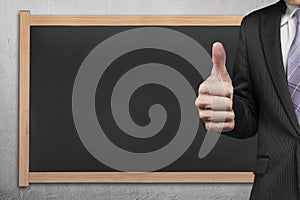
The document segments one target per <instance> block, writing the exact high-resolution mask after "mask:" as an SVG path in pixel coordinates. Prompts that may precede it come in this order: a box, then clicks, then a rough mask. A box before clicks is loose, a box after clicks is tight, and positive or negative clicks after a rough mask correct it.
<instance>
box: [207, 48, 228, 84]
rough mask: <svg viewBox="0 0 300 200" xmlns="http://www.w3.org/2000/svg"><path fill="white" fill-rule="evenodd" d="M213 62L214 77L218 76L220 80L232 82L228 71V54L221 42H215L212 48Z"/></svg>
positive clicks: (212, 72) (212, 73)
mask: <svg viewBox="0 0 300 200" xmlns="http://www.w3.org/2000/svg"><path fill="white" fill-rule="evenodd" d="M212 62H213V69H212V71H211V75H212V76H216V77H217V78H218V79H219V80H222V81H227V82H229V81H230V82H231V80H230V77H229V74H228V72H227V70H226V67H225V63H226V52H225V49H224V47H223V45H222V43H220V42H215V43H214V44H213V47H212Z"/></svg>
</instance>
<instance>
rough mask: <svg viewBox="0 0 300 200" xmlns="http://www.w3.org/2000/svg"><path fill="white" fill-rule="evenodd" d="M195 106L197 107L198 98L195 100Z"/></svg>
mask: <svg viewBox="0 0 300 200" xmlns="http://www.w3.org/2000/svg"><path fill="white" fill-rule="evenodd" d="M195 106H196V107H198V97H197V98H196V99H195Z"/></svg>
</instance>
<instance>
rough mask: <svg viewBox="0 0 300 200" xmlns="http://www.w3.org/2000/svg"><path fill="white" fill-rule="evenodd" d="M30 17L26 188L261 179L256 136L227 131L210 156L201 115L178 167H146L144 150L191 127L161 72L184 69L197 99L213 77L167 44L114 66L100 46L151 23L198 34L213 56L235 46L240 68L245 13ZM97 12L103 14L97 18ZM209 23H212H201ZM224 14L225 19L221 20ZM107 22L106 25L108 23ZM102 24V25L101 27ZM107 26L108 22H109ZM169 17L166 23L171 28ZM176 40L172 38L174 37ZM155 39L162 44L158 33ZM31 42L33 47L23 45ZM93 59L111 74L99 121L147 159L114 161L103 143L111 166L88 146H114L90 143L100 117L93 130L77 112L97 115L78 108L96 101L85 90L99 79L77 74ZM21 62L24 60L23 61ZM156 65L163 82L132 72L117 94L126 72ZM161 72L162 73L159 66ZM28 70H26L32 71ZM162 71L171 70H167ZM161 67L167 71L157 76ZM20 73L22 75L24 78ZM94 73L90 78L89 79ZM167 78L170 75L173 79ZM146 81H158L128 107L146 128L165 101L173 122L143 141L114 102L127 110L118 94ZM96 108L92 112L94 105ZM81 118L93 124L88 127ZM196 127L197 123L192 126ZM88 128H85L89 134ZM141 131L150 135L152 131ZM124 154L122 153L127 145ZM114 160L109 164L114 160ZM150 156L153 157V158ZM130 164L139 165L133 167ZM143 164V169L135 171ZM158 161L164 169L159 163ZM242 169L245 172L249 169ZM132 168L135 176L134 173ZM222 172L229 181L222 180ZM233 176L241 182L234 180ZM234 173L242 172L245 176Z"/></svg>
mask: <svg viewBox="0 0 300 200" xmlns="http://www.w3.org/2000/svg"><path fill="white" fill-rule="evenodd" d="M25 14H28V13H26V12H24V13H23V17H24V16H25ZM27 17H30V18H31V20H30V24H29V25H28V29H27V31H28V32H29V33H30V35H29V41H28V44H27V45H28V46H29V49H30V51H29V52H28V54H26V55H25V56H28V60H30V62H29V64H28V68H29V70H28V75H27V76H28V83H27V84H28V94H26V95H27V96H26V95H25V96H26V98H27V99H28V107H29V109H28V112H27V114H28V119H26V120H25V121H27V122H28V127H27V128H28V132H29V135H28V146H27V148H28V153H27V155H26V158H28V165H26V164H25V165H26V167H27V170H28V174H27V178H26V176H25V178H24V176H23V181H24V179H25V182H23V184H21V182H22V177H20V186H26V180H27V184H28V182H249V180H251V177H252V169H253V167H254V164H255V158H256V137H253V138H248V139H246V140H240V139H235V138H230V137H228V136H225V135H221V136H220V138H219V140H218V142H217V144H216V145H215V146H214V148H213V149H212V150H211V152H210V153H209V154H208V155H207V156H206V157H204V158H201V159H200V158H199V157H198V153H199V149H200V148H201V145H202V143H203V140H204V137H205V136H206V131H205V129H204V127H203V125H202V122H201V121H200V119H198V121H197V124H196V125H195V126H196V127H197V129H196V132H195V133H194V135H195V136H194V137H193V138H192V142H190V143H189V146H188V147H185V148H182V149H185V150H184V152H182V154H181V155H180V156H177V157H178V158H177V157H176V156H175V157H174V159H173V160H172V161H170V162H169V163H168V164H165V166H164V165H163V164H162V165H159V163H158V166H160V167H156V168H155V167H152V168H151V167H149V168H147V166H146V164H143V163H140V162H141V161H143V156H144V157H147V155H148V154H146V153H148V152H155V151H158V150H160V149H163V148H164V146H166V145H168V144H171V142H172V140H174V139H175V137H176V134H177V132H178V131H179V130H181V129H180V123H184V120H185V119H183V117H182V116H184V115H183V111H182V110H181V109H180V103H181V102H180V100H178V99H176V95H175V94H174V93H173V92H172V90H171V89H170V88H168V87H167V86H163V85H161V84H158V83H156V82H155V80H156V78H157V79H159V78H158V77H160V76H161V77H162V81H167V80H170V79H172V77H170V76H171V75H172V73H173V72H172V71H170V72H172V73H171V74H168V71H167V70H166V71H163V70H162V71H160V67H165V68H167V67H169V68H171V70H173V71H174V74H175V72H176V73H179V74H180V75H181V76H182V77H183V79H185V81H186V82H187V83H188V84H189V85H190V87H191V88H192V90H193V92H194V96H196V95H197V91H198V87H199V84H200V83H201V82H202V81H203V79H204V77H202V75H201V74H200V73H199V70H198V71H197V70H196V69H195V67H199V66H193V64H192V63H191V62H189V58H186V57H184V56H183V55H178V54H176V53H174V52H172V51H168V50H167V49H159V48H154V47H151V46H146V47H143V46H142V47H141V48H138V49H135V50H132V49H129V50H128V51H127V52H126V53H124V52H123V53H122V55H118V54H116V56H115V58H113V59H112V62H110V63H109V65H104V64H102V60H103V62H105V59H106V58H105V54H106V52H105V53H103V54H101V52H100V50H99V51H96V50H95V49H97V48H98V49H100V48H99V46H100V45H102V44H104V43H105V42H106V43H107V44H109V42H107V41H108V40H109V39H110V38H113V37H116V36H121V35H122V34H123V33H134V31H139V30H143V28H144V29H145V30H148V29H149V28H151V31H155V30H158V31H160V30H162V31H163V32H164V31H166V33H168V31H169V32H170V33H175V34H178V35H183V37H187V38H190V39H191V41H192V40H193V41H195V42H196V43H198V44H200V45H201V46H202V47H203V49H204V50H205V51H206V52H207V54H208V55H210V54H211V47H212V44H213V42H215V41H221V42H222V43H223V44H224V46H225V48H226V52H227V67H228V68H229V70H230V67H231V66H232V65H233V62H234V58H235V55H236V53H237V42H238V33H239V24H238V23H236V22H235V21H238V20H240V17H231V18H228V20H229V19H235V21H234V22H230V21H229V22H230V23H229V22H228V21H227V23H226V21H224V20H223V21H222V20H220V19H223V18H225V17H222V16H220V17H215V19H213V17H212V19H210V20H207V18H205V17H202V18H201V16H198V17H195V16H190V17H189V18H188V19H190V22H184V21H183V20H182V21H180V20H178V19H186V18H187V16H186V17H184V16H183V17H180V16H177V17H178V19H177V20H176V19H175V20H170V19H168V20H166V19H165V18H163V17H162V16H154V17H153V19H154V20H153V21H154V22H153V21H152V22H151V23H152V24H149V23H150V22H149V21H147V20H145V19H146V18H145V16H144V18H142V17H141V16H139V17H138V16H136V18H134V16H131V17H132V18H130V19H136V20H135V22H137V21H138V22H139V24H134V20H133V22H132V21H129V20H128V19H127V21H126V17H124V16H123V17H122V16H119V19H123V20H120V21H119V22H118V23H115V21H113V20H112V21H111V24H109V20H108V19H109V17H108V16H106V17H105V16H94V18H92V17H91V16H89V17H88V16H81V18H80V17H78V16H77V17H73V18H72V17H62V16H60V17H55V16H48V17H47V16H30V15H29V16H27ZM51 17H52V18H51ZM21 18H22V12H21ZM70 18H71V19H70ZM78 18H80V20H78ZM91 18H92V19H94V21H92V23H91ZM143 19H144V21H143ZM193 19H194V21H193ZM196 19H197V20H198V23H199V22H201V23H202V24H201V23H199V25H197V24H195V23H196V22H197V21H196ZM199 19H202V20H200V21H199ZM218 19H219V21H220V22H218V21H217V20H218ZM76 20H77V21H76ZM99 20H100V21H101V22H102V23H100V22H99ZM141 21H142V23H141ZM94 22H95V24H93V23H94ZM97 22H98V23H97ZM103 22H106V23H108V24H103ZM112 22H114V23H112ZM143 22H144V23H143ZM155 22H156V23H155ZM162 22H163V23H165V24H162ZM168 22H170V24H168ZM180 22H181V23H180ZM176 23H177V24H176ZM193 23H194V24H193ZM210 23H211V24H210ZM21 30H22V21H21ZM142 33H143V32H142ZM21 35H22V32H21ZM21 37H22V36H21ZM147 37H149V36H147ZM170 37H172V36H171V35H170ZM146 39H147V38H146V35H142V34H139V35H138V37H136V40H134V41H133V42H136V43H138V44H136V45H137V46H139V45H140V44H142V43H143V42H142V41H143V40H146ZM152 40H155V37H154V39H152ZM169 40H170V39H169ZM21 41H22V38H21ZM110 42H112V41H110ZM139 42H140V43H139ZM179 42H182V41H180V40H177V39H174V44H176V43H179ZM21 45H24V44H22V43H21ZM158 45H159V44H158ZM170 45H171V44H170ZM181 45H183V46H184V45H188V42H187V43H186V44H185V43H182V44H181ZM122 47H123V46H122V42H121V44H119V45H116V44H114V45H111V46H108V48H107V49H106V50H107V51H111V53H110V54H109V55H112V54H114V52H117V51H119V49H122ZM21 48H22V47H21ZM113 48H114V49H113ZM170 48H172V47H170ZM187 48H188V47H187ZM112 49H113V50H112ZM104 50H105V48H104ZM103 52H104V51H103ZM92 54H94V55H92ZM95 54H97V55H95ZM20 55H21V57H20V61H21V62H22V60H23V59H24V58H22V56H24V55H23V54H22V53H21V54H20ZM107 55H108V53H107ZM101 56H103V57H101ZM89 59H90V60H92V59H94V61H93V62H92V63H93V64H95V65H97V66H98V64H99V66H98V67H99V68H101V67H102V68H103V67H104V68H105V69H103V70H102V72H103V73H102V74H101V77H99V79H98V80H97V84H96V87H95V93H94V96H92V97H91V99H92V101H94V105H91V110H93V109H94V111H95V113H94V114H95V116H96V117H97V120H98V123H99V125H100V127H101V129H102V130H103V132H104V134H105V137H106V138H107V139H108V140H109V141H110V143H111V144H112V145H115V146H116V147H117V148H119V149H121V150H119V151H124V152H125V153H124V154H122V155H126V152H130V153H133V154H134V155H136V156H137V157H138V156H139V158H141V159H140V160H138V159H137V161H136V163H134V162H135V160H134V159H133V158H128V159H127V158H126V156H125V157H124V156H123V158H120V159H123V160H122V162H121V161H120V162H118V161H115V162H114V161H112V162H110V161H107V160H110V158H109V156H110V153H112V154H113V150H112V149H109V148H107V149H105V148H104V149H102V153H103V155H104V156H103V162H102V161H101V158H102V157H101V156H102V155H101V156H100V157H101V158H99V157H97V156H95V155H94V154H93V152H92V151H93V150H92V148H98V146H97V145H96V146H93V147H91V146H90V147H88V146H87V144H85V142H84V140H86V141H87V142H88V143H90V144H98V143H99V146H101V145H102V146H105V145H104V142H103V141H100V140H99V141H89V138H88V137H89V136H86V135H88V134H89V133H88V132H89V131H93V130H88V129H89V128H87V131H86V133H85V131H82V129H81V127H82V126H83V125H81V124H85V125H86V124H89V123H90V124H91V126H90V127H93V125H92V120H89V119H83V118H84V117H81V116H79V117H77V118H78V119H76V114H74V112H77V111H78V112H79V114H78V113H77V116H78V115H81V114H82V115H83V116H85V115H86V116H88V115H89V114H86V113H85V112H89V111H88V109H81V108H76V107H75V106H77V107H78V105H79V107H81V104H82V105H83V107H84V105H86V102H88V100H86V99H85V97H84V96H85V95H86V94H88V93H87V90H89V89H90V86H91V84H92V83H90V85H89V82H93V80H89V79H85V80H83V81H81V82H82V84H81V85H80V84H79V81H78V80H77V79H79V78H78V77H80V75H79V74H80V73H85V72H84V70H82V71H80V70H81V69H82V68H83V67H85V65H87V64H85V63H88V62H91V61H89ZM95 62H96V63H95ZM150 65H152V66H150ZM140 66H142V67H140ZM20 67H24V66H22V64H21V65H20ZM143 67H144V68H143ZM147 67H148V68H149V73H148V74H149V76H152V75H153V74H154V77H155V80H154V79H153V82H151V80H152V79H151V78H148V77H146V76H145V77H144V78H141V77H135V76H134V75H132V76H128V77H129V78H127V80H124V81H123V82H124V83H123V84H121V86H119V87H122V89H120V90H119V93H121V94H118V92H115V93H114V90H115V87H117V85H118V81H120V80H121V79H122V77H123V78H124V76H125V75H126V73H129V72H130V73H131V72H132V73H133V72H134V70H135V68H140V69H141V70H140V71H142V72H143V69H145V70H146V69H147ZM156 69H157V70H158V72H153V71H151V70H156ZM20 70H21V73H22V69H20ZM152 72H153V73H152ZM159 72H161V73H162V74H163V73H166V74H165V76H163V75H161V74H160V73H159ZM86 73H87V72H86ZM96 73H98V72H96V71H95V72H94V74H92V73H91V74H90V77H91V78H90V79H93V78H92V77H94V76H95V77H97V76H98V75H95V74H96ZM136 73H137V74H138V70H136ZM155 73H159V74H157V75H155ZM151 74H152V75H151ZM20 76H22V74H21V75H20ZM136 76H137V75H136ZM156 76H157V77H156ZM86 77H89V76H88V75H86ZM25 78H26V77H25ZM164 78H165V79H166V80H163V79H164ZM144 79H149V80H150V81H148V82H147V84H144V85H140V86H139V87H137V88H136V89H135V90H134V91H133V93H132V94H131V96H130V99H129V102H128V107H127V108H125V109H127V110H128V114H129V115H128V116H130V117H131V120H132V122H134V123H135V124H136V125H137V126H140V127H143V126H147V125H149V124H151V122H152V121H151V120H153V121H155V119H151V117H149V109H150V107H151V106H153V105H160V106H161V107H159V108H158V109H162V107H163V109H164V112H165V114H166V116H165V118H164V117H162V119H163V118H164V119H165V122H164V123H162V126H161V127H160V128H158V129H157V130H156V131H157V133H155V134H152V135H151V136H147V137H146V136H145V137H144V136H143V137H142V136H141V137H139V136H133V135H130V134H128V132H126V131H125V130H123V129H122V127H120V124H118V123H117V122H116V121H118V120H116V119H115V118H116V115H119V118H122V117H123V118H124V116H125V115H122V114H120V112H123V107H120V108H118V109H116V110H115V111H113V109H112V106H113V101H115V102H117V103H116V106H118V105H119V104H118V102H119V103H120V101H121V100H118V98H125V97H124V96H126V92H127V93H128V92H129V89H128V91H127V89H124V88H126V84H127V82H128V85H130V84H132V85H134V84H135V83H134V82H135V81H140V82H143V81H144ZM22 81H23V80H20V84H21V82H22ZM76 81H78V86H76V84H75V82H76ZM126 81H127V82H126ZM25 84H26V82H25ZM174 84H175V82H174ZM83 85H85V86H86V88H81V89H80V90H78V91H79V92H80V94H79V95H78V94H77V96H78V97H75V95H74V93H75V92H76V87H81V86H83ZM119 85H120V84H119ZM179 85H180V84H179ZM115 91H116V90H115ZM81 93H82V95H81ZM116 93H117V94H116ZM22 94H24V91H23V92H22V88H21V91H20V96H21V97H22ZM114 95H115V96H116V97H115V98H117V99H116V100H112V98H113V97H114ZM76 98H77V100H76ZM21 99H22V98H21ZM76 101H77V103H76ZM81 101H82V103H81ZM74 102H75V103H74ZM121 103H122V102H121ZM22 106H23V107H24V104H22V100H21V101H20V112H21V107H22ZM86 107H87V108H88V107H89V106H86ZM76 109H77V111H76ZM195 109H196V108H195ZM119 110H120V112H119ZM80 112H81V113H80ZM153 112H154V111H153ZM181 114H182V115H181ZM150 115H151V114H150ZM21 116H22V115H20V120H21V122H20V123H21V124H22V120H24V119H23V118H22V117H21ZM156 117H157V118H160V117H161V116H159V115H156ZM79 118H80V119H79ZM76 120H77V121H76ZM80 120H83V121H84V122H83V123H81V122H80ZM121 120H122V119H121ZM128 120H129V119H128V118H126V119H124V121H128ZM78 121H79V122H78ZM160 121H161V120H160ZM160 121H159V120H158V122H157V123H160ZM153 123H154V122H153ZM21 128H22V127H21ZM152 128H153V127H152ZM154 129H155V127H154ZM137 130H143V129H137ZM187 130H189V129H187ZM191 130H193V129H192V128H191ZM79 131H81V132H80V134H79ZM97 134H98V133H97ZM140 134H141V135H143V133H140ZM148 134H151V133H148ZM186 134H187V137H189V136H188V134H189V133H188V132H186ZM21 139H22V129H20V143H22V141H21ZM183 143H184V140H183ZM20 145H21V144H20ZM177 145H178V148H181V147H180V146H181V144H180V143H178V144H177ZM22 148H24V146H23V147H22V146H20V152H21V150H22ZM99 148H100V147H99ZM174 150H175V149H174ZM95 151H97V150H95ZM116 151H118V149H117V150H116ZM98 152H99V151H98ZM162 152H163V151H162ZM100 153H101V151H100ZM169 153H170V157H172V156H173V154H172V153H171V152H169ZM22 155H23V154H22V153H21V154H20V162H22V160H23V158H22ZM120 155H121V154H120ZM166 155H168V154H167V153H166V154H165V155H164V156H162V158H160V159H164V158H165V159H171V158H167V157H168V156H166ZM23 156H24V155H23ZM104 157H105V158H104ZM105 159H106V161H104V160H105ZM111 159H112V160H113V159H116V157H113V156H112V158H111ZM126 160H130V162H131V164H130V163H127V164H126ZM144 160H145V162H146V160H147V159H144ZM149 160H150V161H149V166H150V165H151V164H153V162H160V160H157V161H156V160H155V159H152V160H151V159H150V158H149ZM111 163H112V164H111ZM120 163H121V164H120ZM122 163H123V164H122ZM166 163H167V162H166ZM123 165H124V167H123ZM125 166H126V167H125ZM128 166H132V168H131V167H128ZM134 166H142V167H139V168H138V167H137V168H135V167H134ZM143 166H144V167H145V169H147V170H148V169H154V170H150V171H151V172H149V171H147V170H145V171H143V170H141V169H144V168H143ZM153 166H156V165H154V164H153ZM20 168H22V170H23V168H24V166H23V167H22V164H21V163H20ZM122 169H125V170H122ZM127 169H129V170H127ZM135 169H139V170H135ZM130 172H137V173H138V174H140V173H141V174H143V175H144V176H142V177H136V178H134V176H136V174H135V175H132V178H130V175H131V174H130ZM240 172H241V174H239V173H240ZM20 173H21V169H20ZM85 173H86V174H88V175H91V176H92V175H93V174H94V175H96V177H98V178H99V177H100V178H99V180H98V179H97V178H95V177H94V178H90V179H89V178H88V177H87V178H85V179H84V180H83V179H80V178H79V176H80V175H82V176H83V175H84V174H85ZM172 173H173V175H172ZM205 173H207V174H208V175H209V173H213V176H214V178H210V177H209V176H205ZM222 173H223V174H222ZM105 174H106V175H107V174H109V175H113V176H111V178H110V179H109V177H106V178H105V179H101V176H102V175H103V177H105ZM123 174H126V177H125V178H124V176H123ZM151 174H154V175H158V176H157V177H155V176H152V177H151V178H149V177H148V175H149V176H151ZM164 174H168V177H169V178H168V177H165V179H164ZM193 174H194V176H193ZM52 175H53V176H52ZM77 175H78V176H77ZM170 175H171V176H173V177H175V176H177V177H178V175H179V177H180V176H181V177H182V178H181V179H180V178H179V179H178V180H176V178H175V179H174V178H173V179H172V178H170ZM199 175H201V176H202V178H199V179H198V180H197V179H196V180H195V177H196V178H197V176H198V177H199ZM218 175H219V177H220V178H218ZM224 175H228V178H227V179H226V178H224ZM235 175H237V176H235ZM210 176H211V175H210ZM230 176H231V177H233V178H232V179H230ZM76 177H77V178H76ZM120 177H121V178H120ZM147 177H148V180H147ZM191 177H194V178H191ZM234 177H237V178H236V179H235V178H234ZM249 177H250V178H249ZM81 178H82V177H81Z"/></svg>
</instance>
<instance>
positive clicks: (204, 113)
mask: <svg viewBox="0 0 300 200" xmlns="http://www.w3.org/2000/svg"><path fill="white" fill-rule="evenodd" d="M212 62H213V68H212V71H211V75H210V76H209V77H208V78H207V79H206V80H205V81H204V82H203V83H202V84H201V85H200V86H199V90H198V97H197V98H196V100H195V105H196V107H197V108H198V111H199V117H200V118H201V119H202V121H203V122H204V124H205V128H206V129H207V130H208V131H216V132H226V131H231V130H232V129H233V128H234V125H235V122H234V116H235V115H234V111H233V110H232V104H233V101H232V97H233V86H232V82H231V79H230V76H229V74H228V72H227V70H226V67H225V63H226V53H225V49H224V47H223V45H222V44H221V43H220V42H216V43H214V45H213V47H212Z"/></svg>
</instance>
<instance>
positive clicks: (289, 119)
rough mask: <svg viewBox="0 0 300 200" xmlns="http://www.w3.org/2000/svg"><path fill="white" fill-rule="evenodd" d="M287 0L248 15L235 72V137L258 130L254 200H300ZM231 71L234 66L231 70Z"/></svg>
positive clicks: (299, 147)
mask: <svg viewBox="0 0 300 200" xmlns="http://www.w3.org/2000/svg"><path fill="white" fill-rule="evenodd" d="M285 9H286V5H285V3H284V1H279V2H277V3H276V4H274V5H271V6H268V7H266V8H263V9H260V10H257V11H255V12H252V13H250V14H249V15H247V16H246V17H244V19H243V21H242V24H241V28H240V38H239V46H238V54H237V58H236V61H235V64H234V66H233V69H232V72H231V74H230V75H231V78H232V82H233V86H234V96H233V110H234V111H235V121H236V125H235V128H234V130H233V131H231V132H227V133H223V134H225V135H228V136H231V137H235V138H248V137H252V136H254V135H255V134H256V133H257V134H258V143H257V161H256V164H255V167H254V174H255V178H254V183H253V187H252V190H251V196H250V199H251V200H299V199H300V195H299V193H300V182H299V181H300V179H299V178H300V127H299V124H298V121H297V117H296V114H295V111H294V108H293V106H292V100H291V97H290V93H289V91H288V86H287V79H286V75H285V72H284V67H283V59H282V53H281V42H280V20H281V16H282V14H283V13H284V12H285ZM229 71H230V70H229Z"/></svg>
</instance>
